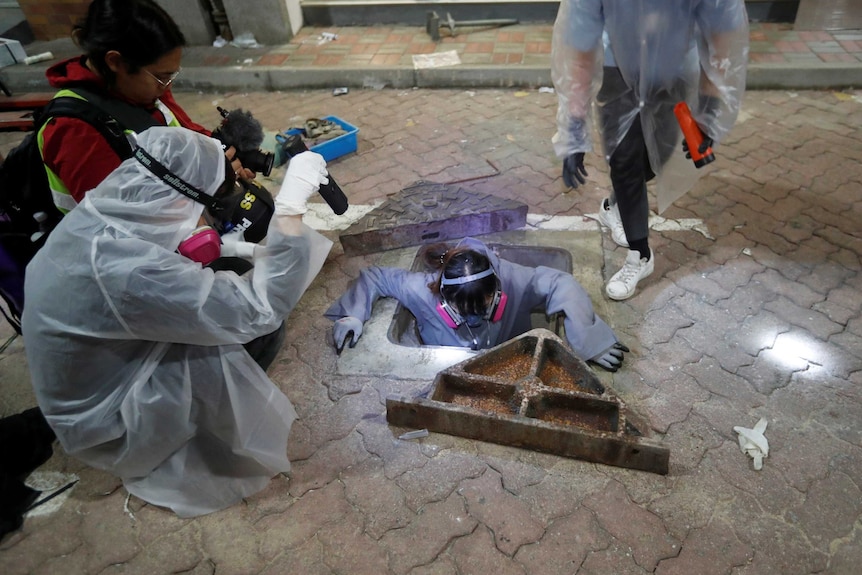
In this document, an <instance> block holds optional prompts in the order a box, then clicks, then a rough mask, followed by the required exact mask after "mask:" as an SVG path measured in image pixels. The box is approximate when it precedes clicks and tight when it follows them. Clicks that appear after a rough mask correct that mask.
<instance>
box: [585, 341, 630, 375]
mask: <svg viewBox="0 0 862 575" xmlns="http://www.w3.org/2000/svg"><path fill="white" fill-rule="evenodd" d="M627 351H629V348H627V347H626V346H624V345H623V344H621V343H620V342H617V343H615V344H614V345H612V346H611V347H610V348H608V349H607V350H605V351H604V352H603V353H600V354H599V355H597V356H595V357H593V358H591V359H590V361H591V362H592V363H595V364H596V365H598V366H599V367H601V368H602V369H604V370H605V371H611V372H613V371H616V370H618V369H619V368H620V365H622V363H623V359H624V358H625V354H624V353H623V352H627Z"/></svg>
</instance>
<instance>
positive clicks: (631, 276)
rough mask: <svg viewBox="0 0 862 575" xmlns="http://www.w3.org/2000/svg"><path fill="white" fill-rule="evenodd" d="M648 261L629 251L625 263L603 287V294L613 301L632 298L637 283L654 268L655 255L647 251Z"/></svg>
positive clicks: (635, 251)
mask: <svg viewBox="0 0 862 575" xmlns="http://www.w3.org/2000/svg"><path fill="white" fill-rule="evenodd" d="M649 256H650V257H649V260H647V259H646V258H642V257H640V252H638V251H637V250H629V253H628V255H627V256H626V263H625V265H624V266H623V267H622V269H621V270H620V271H618V272H617V273H615V274H614V275H613V277H612V278H611V281H609V282H608V285H607V286H606V287H605V293H607V294H608V297H609V298H611V299H613V300H617V301H620V300H624V299H628V298H630V297H632V296H633V295H634V293H635V289H636V288H637V287H638V282H639V281H640V280H642V279H643V278H645V277H647V276H648V275H650V274H651V273H652V272H653V269H654V268H655V265H654V264H655V262H654V260H655V257H654V256H655V254H653V252H652V250H650V251H649Z"/></svg>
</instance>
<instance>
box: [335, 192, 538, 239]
mask: <svg viewBox="0 0 862 575" xmlns="http://www.w3.org/2000/svg"><path fill="white" fill-rule="evenodd" d="M526 223H527V205H526V204H522V203H521V202H517V201H515V200H507V199H504V198H499V197H497V196H494V195H491V194H483V193H476V192H472V191H469V190H465V189H464V188H460V187H458V186H453V185H448V184H436V183H430V182H418V183H416V184H414V185H412V186H409V187H407V188H404V189H403V190H401V191H400V192H398V193H396V194H393V195H392V196H391V197H390V198H388V199H387V200H386V201H385V202H383V203H382V204H381V205H379V206H377V207H376V208H374V209H373V210H371V211H370V212H368V213H367V214H366V215H365V216H364V217H363V218H362V219H361V220H359V221H358V222H356V223H354V224H353V225H351V226H350V227H349V228H347V229H346V230H344V232H343V233H342V234H341V235H340V236H339V239H340V240H341V246H342V247H343V248H344V253H345V254H346V255H349V256H354V255H363V254H369V253H374V252H380V251H385V250H391V249H396V248H401V247H404V246H416V245H422V244H430V243H435V242H439V241H444V240H448V239H453V238H463V237H466V236H477V235H482V234H489V233H492V232H502V231H506V230H514V229H519V228H522V227H524V226H525V225H526Z"/></svg>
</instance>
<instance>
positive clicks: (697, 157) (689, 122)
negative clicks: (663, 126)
mask: <svg viewBox="0 0 862 575" xmlns="http://www.w3.org/2000/svg"><path fill="white" fill-rule="evenodd" d="M673 113H674V115H675V116H676V121H677V122H679V127H680V128H681V129H682V135H683V136H684V137H685V143H686V145H687V146H688V153H689V154H690V155H691V161H693V162H694V166H695V167H696V168H702V167H704V166H705V165H707V164H709V163H710V162H714V161H715V154H713V153H712V148H711V147H709V148H707V149H706V151H704V152H703V153H701V152H700V145H701V144H703V132H701V131H700V127H699V126H698V125H697V122H695V121H694V118H692V117H691V110H690V109H689V108H688V104H686V103H685V102H680V103H679V104H677V105H676V106H674V108H673Z"/></svg>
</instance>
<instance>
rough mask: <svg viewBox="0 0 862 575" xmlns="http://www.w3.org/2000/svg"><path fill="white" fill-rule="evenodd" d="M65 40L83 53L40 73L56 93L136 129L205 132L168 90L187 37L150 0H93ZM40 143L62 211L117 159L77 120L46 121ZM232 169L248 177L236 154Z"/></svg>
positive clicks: (230, 151)
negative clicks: (85, 102)
mask: <svg viewBox="0 0 862 575" xmlns="http://www.w3.org/2000/svg"><path fill="white" fill-rule="evenodd" d="M72 39H73V40H74V41H75V44H76V45H77V46H79V47H80V48H81V49H82V50H83V52H84V53H83V54H82V55H80V56H76V57H73V58H69V59H67V60H64V61H62V62H59V63H57V64H55V65H53V66H51V67H50V68H49V69H48V70H47V71H46V73H45V75H46V76H47V78H48V82H49V84H50V85H51V86H52V87H53V88H56V89H57V90H58V91H57V93H56V94H55V97H59V96H73V97H79V98H83V99H87V100H91V101H92V102H93V103H95V104H97V105H99V106H100V107H105V109H106V110H105V111H107V112H108V113H111V112H112V111H114V110H118V111H119V112H121V113H122V114H123V115H124V116H127V117H131V118H134V120H135V123H136V124H139V125H141V126H146V127H148V126H149V125H161V126H175V127H176V126H182V127H185V128H189V129H191V130H194V131H196V132H200V133H202V134H207V135H209V134H210V131H209V130H207V129H206V128H204V127H203V126H200V125H198V124H196V123H195V122H193V121H192V120H191V118H189V116H188V114H186V112H185V111H184V110H183V109H182V108H181V107H180V105H179V104H177V102H176V101H175V100H174V97H173V94H172V93H171V84H172V83H173V82H174V80H175V79H176V78H177V76H178V75H179V74H180V70H181V68H180V63H181V60H182V48H183V46H185V44H186V40H185V37H184V36H183V34H182V32H181V31H180V29H179V27H178V26H177V25H176V23H175V22H174V21H173V20H172V19H171V17H170V16H169V15H168V13H167V12H165V11H164V10H163V9H162V8H161V7H160V6H159V5H158V4H156V2H155V1H154V0H93V1H92V2H91V3H90V5H89V7H88V9H87V15H86V17H85V18H84V19H83V20H82V21H81V22H80V23H79V24H77V25H76V26H75V27H74V28H73V30H72ZM112 115H115V114H112ZM124 127H125V128H129V127H128V126H124ZM127 131H129V130H128V129H127ZM136 131H137V130H136ZM39 146H40V150H41V151H42V159H43V161H44V163H45V168H46V171H47V174H48V182H49V184H50V186H51V190H52V193H53V196H54V204H55V205H56V206H57V208H58V209H59V210H60V211H61V212H63V213H65V212H68V211H69V210H71V209H72V208H73V207H75V205H76V204H77V203H78V202H80V201H81V199H82V198H83V197H84V194H85V193H86V192H87V191H89V190H91V189H93V188H95V187H96V186H97V185H98V184H99V183H100V182H101V181H102V180H104V179H105V177H106V176H107V175H108V174H109V173H111V171H112V170H113V169H114V168H116V167H117V166H119V165H120V162H121V161H122V160H123V158H121V157H120V156H119V155H118V154H117V152H116V151H114V149H113V148H112V147H111V146H110V145H109V143H108V141H107V140H105V138H104V137H102V135H101V134H100V133H99V131H98V130H97V129H96V128H94V127H93V126H91V125H90V124H88V123H87V122H86V121H84V120H80V119H77V118H67V117H58V118H52V119H50V120H49V121H48V122H47V124H46V125H45V126H44V127H43V128H42V130H41V131H40V133H39ZM234 154H235V150H234V149H233V148H229V149H228V150H227V151H226V155H227V156H228V157H229V158H231V159H233V158H234ZM232 166H233V168H234V172H236V173H237V175H238V176H241V177H244V178H247V179H251V178H253V177H254V172H252V171H250V170H247V169H245V168H243V166H242V163H241V162H240V161H239V160H238V159H233V160H232Z"/></svg>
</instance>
